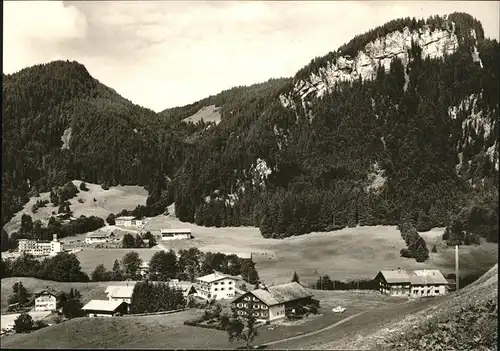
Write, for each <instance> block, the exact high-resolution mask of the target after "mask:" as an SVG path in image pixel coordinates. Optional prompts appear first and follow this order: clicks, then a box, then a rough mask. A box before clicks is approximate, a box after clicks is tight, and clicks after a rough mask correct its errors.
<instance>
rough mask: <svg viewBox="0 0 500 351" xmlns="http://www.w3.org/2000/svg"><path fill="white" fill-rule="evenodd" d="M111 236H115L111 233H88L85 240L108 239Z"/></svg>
mask: <svg viewBox="0 0 500 351" xmlns="http://www.w3.org/2000/svg"><path fill="white" fill-rule="evenodd" d="M111 235H113V236H114V235H115V234H114V233H113V232H109V233H106V232H94V233H88V234H87V238H109V237H110V236H111Z"/></svg>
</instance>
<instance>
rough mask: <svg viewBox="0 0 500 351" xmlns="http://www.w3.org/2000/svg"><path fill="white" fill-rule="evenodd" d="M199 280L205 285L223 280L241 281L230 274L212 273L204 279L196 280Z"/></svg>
mask: <svg viewBox="0 0 500 351" xmlns="http://www.w3.org/2000/svg"><path fill="white" fill-rule="evenodd" d="M196 279H197V280H201V281H202V282H205V283H213V282H216V281H218V280H221V279H233V280H240V278H238V277H234V276H232V275H229V274H223V273H212V274H208V275H205V276H203V277H199V278H196Z"/></svg>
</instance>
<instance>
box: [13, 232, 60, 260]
mask: <svg viewBox="0 0 500 351" xmlns="http://www.w3.org/2000/svg"><path fill="white" fill-rule="evenodd" d="M62 250H63V247H62V243H61V242H60V241H58V240H57V234H54V237H53V240H52V241H36V240H28V239H20V240H19V248H18V251H19V253H27V254H31V255H33V256H55V255H57V254H58V253H59V252H62Z"/></svg>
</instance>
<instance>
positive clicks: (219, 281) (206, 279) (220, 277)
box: [196, 272, 240, 300]
mask: <svg viewBox="0 0 500 351" xmlns="http://www.w3.org/2000/svg"><path fill="white" fill-rule="evenodd" d="M239 280H240V278H238V277H234V276H232V275H228V274H223V273H219V272H215V273H212V274H208V275H205V276H203V277H200V278H196V290H197V296H199V297H201V298H203V299H205V300H211V299H215V300H223V299H232V298H234V297H235V291H236V283H237V282H238V281H239Z"/></svg>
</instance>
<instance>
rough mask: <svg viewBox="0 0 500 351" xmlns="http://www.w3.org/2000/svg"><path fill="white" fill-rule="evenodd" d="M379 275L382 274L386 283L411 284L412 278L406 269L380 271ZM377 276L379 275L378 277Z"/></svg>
mask: <svg viewBox="0 0 500 351" xmlns="http://www.w3.org/2000/svg"><path fill="white" fill-rule="evenodd" d="M378 274H381V275H382V276H383V277H384V279H385V281H386V282H388V283H409V282H410V276H409V274H408V272H407V271H406V270H404V269H390V270H383V271H380V272H379V273H378ZM378 274H377V275H378Z"/></svg>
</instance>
